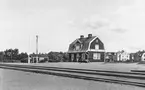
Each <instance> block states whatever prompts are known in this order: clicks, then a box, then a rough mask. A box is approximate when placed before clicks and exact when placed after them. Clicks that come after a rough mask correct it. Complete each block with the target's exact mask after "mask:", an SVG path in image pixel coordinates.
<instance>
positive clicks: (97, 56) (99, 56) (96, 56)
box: [93, 53, 101, 60]
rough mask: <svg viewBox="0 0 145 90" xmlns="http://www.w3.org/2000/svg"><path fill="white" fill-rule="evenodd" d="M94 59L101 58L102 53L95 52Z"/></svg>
mask: <svg viewBox="0 0 145 90" xmlns="http://www.w3.org/2000/svg"><path fill="white" fill-rule="evenodd" d="M93 59H97V60H98V59H99V60H100V59H101V54H100V53H93Z"/></svg>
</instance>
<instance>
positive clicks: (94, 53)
mask: <svg viewBox="0 0 145 90" xmlns="http://www.w3.org/2000/svg"><path fill="white" fill-rule="evenodd" d="M68 54H69V60H70V61H71V62H78V61H90V62H100V61H104V59H105V58H104V57H105V48H104V44H103V42H102V41H101V40H100V39H99V38H98V37H97V36H92V34H88V36H87V37H84V36H83V35H81V36H80V38H78V39H76V40H75V41H73V42H72V43H71V44H70V45H69V50H68Z"/></svg>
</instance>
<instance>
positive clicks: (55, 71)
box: [0, 64, 145, 87]
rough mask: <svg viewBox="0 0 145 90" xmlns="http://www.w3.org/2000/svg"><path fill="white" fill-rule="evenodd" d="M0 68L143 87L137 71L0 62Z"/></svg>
mask: <svg viewBox="0 0 145 90" xmlns="http://www.w3.org/2000/svg"><path fill="white" fill-rule="evenodd" d="M0 68H3V69H12V70H20V71H25V72H33V73H40V74H49V75H56V76H63V77H69V78H76V79H84V80H92V81H101V82H109V83H117V84H125V85H133V86H139V87H145V81H144V80H145V74H144V73H138V72H118V71H105V70H104V71H103V70H88V69H72V68H59V67H43V66H31V65H16V64H15V65H12V64H0ZM101 76H102V77H101ZM110 77H111V78H110ZM112 77H115V78H112ZM116 77H117V78H116ZM124 78H125V79H124Z"/></svg>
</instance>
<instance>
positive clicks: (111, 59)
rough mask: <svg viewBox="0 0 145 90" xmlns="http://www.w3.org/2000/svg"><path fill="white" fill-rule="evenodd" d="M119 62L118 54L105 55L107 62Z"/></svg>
mask: <svg viewBox="0 0 145 90" xmlns="http://www.w3.org/2000/svg"><path fill="white" fill-rule="evenodd" d="M116 60H117V57H116V52H106V53H105V62H114V61H116Z"/></svg>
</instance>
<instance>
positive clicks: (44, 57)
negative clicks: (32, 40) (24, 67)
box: [29, 54, 49, 63]
mask: <svg viewBox="0 0 145 90" xmlns="http://www.w3.org/2000/svg"><path fill="white" fill-rule="evenodd" d="M37 58H38V61H37ZM29 59H30V63H39V62H41V61H42V60H46V61H48V60H49V57H48V56H47V54H38V55H36V54H30V55H29Z"/></svg>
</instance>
